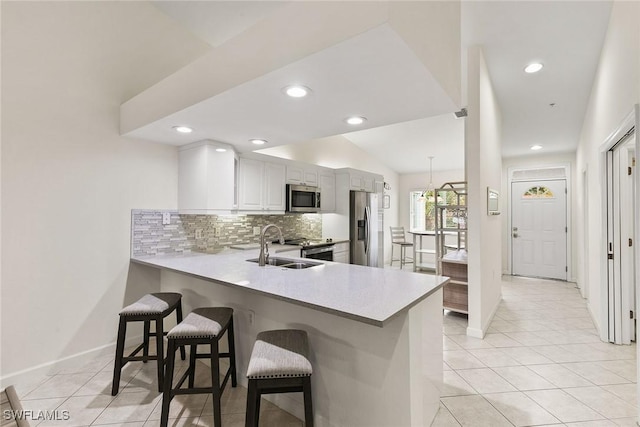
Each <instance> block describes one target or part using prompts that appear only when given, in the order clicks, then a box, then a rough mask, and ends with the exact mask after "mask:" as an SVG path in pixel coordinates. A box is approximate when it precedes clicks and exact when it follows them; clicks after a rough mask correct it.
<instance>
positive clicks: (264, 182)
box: [238, 158, 286, 214]
mask: <svg viewBox="0 0 640 427" xmlns="http://www.w3.org/2000/svg"><path fill="white" fill-rule="evenodd" d="M285 169H286V168H285V166H284V165H283V164H276V163H269V162H263V161H261V160H254V159H245V158H241V159H240V170H239V179H238V181H239V199H240V200H239V204H238V209H239V210H241V211H251V212H252V213H261V214H267V213H269V214H277V213H284V210H285V175H286V173H285Z"/></svg>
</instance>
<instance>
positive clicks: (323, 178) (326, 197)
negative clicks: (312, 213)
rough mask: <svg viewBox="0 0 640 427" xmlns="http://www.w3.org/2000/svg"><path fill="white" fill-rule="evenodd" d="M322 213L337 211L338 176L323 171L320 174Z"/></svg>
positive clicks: (319, 185) (331, 172)
mask: <svg viewBox="0 0 640 427" xmlns="http://www.w3.org/2000/svg"><path fill="white" fill-rule="evenodd" d="M318 178H319V183H318V187H319V188H320V212H322V213H329V212H335V211H336V176H335V174H334V173H333V171H325V170H321V171H320V173H319V176H318Z"/></svg>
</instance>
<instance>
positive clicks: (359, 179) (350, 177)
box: [336, 168, 383, 193]
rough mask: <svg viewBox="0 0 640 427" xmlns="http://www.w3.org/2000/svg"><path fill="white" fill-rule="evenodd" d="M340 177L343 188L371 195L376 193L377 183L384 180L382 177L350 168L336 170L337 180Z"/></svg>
mask: <svg viewBox="0 0 640 427" xmlns="http://www.w3.org/2000/svg"><path fill="white" fill-rule="evenodd" d="M338 176H339V177H340V182H341V186H342V187H344V186H346V187H347V188H348V189H349V190H354V191H367V192H369V193H374V192H376V185H375V183H376V181H381V180H382V179H383V178H382V176H380V175H376V174H373V173H370V172H365V171H361V170H357V169H350V168H344V169H338V170H336V179H338Z"/></svg>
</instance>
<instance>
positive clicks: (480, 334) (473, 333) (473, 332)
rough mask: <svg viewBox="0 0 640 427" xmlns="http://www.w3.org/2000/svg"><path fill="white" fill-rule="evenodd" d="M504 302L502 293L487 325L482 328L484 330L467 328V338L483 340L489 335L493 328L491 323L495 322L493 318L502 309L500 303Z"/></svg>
mask: <svg viewBox="0 0 640 427" xmlns="http://www.w3.org/2000/svg"><path fill="white" fill-rule="evenodd" d="M501 302H502V293H501V294H500V298H498V302H497V303H496V305H495V306H494V307H493V310H491V314H490V315H489V317H488V319H487V323H486V324H484V325H483V326H482V329H478V328H471V327H467V336H470V337H474V338H480V339H483V338H484V336H485V335H486V334H487V330H488V329H489V327H490V326H491V322H493V318H494V317H495V316H496V312H497V311H498V308H499V307H500V303H501Z"/></svg>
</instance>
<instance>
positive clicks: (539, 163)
mask: <svg viewBox="0 0 640 427" xmlns="http://www.w3.org/2000/svg"><path fill="white" fill-rule="evenodd" d="M559 165H560V166H561V165H569V169H570V175H569V177H568V180H567V181H568V185H569V188H568V190H569V191H568V193H569V196H570V199H567V209H568V210H569V212H570V214H571V216H570V218H569V227H570V230H571V232H570V237H571V241H570V242H568V245H569V251H568V253H569V254H570V255H571V260H569V259H568V260H567V261H568V262H571V264H569V265H570V266H571V275H572V276H571V277H569V278H568V279H569V280H571V281H575V280H576V279H577V276H576V271H577V270H576V268H577V258H576V256H575V253H576V251H577V249H578V248H577V243H576V242H577V234H578V233H582V230H581V229H577V228H576V225H577V220H576V212H577V210H576V198H578V197H580V194H577V193H576V178H577V176H576V153H575V152H568V153H551V154H534V155H527V156H522V157H507V158H503V159H502V189H501V190H500V196H501V197H500V205H501V206H500V210H501V212H502V214H501V215H500V219H501V221H502V269H503V273H504V274H511V268H510V267H511V262H510V260H511V251H510V246H509V241H510V239H511V230H510V229H509V217H510V215H511V212H510V210H509V209H510V201H511V188H509V169H512V168H516V169H517V168H523V169H533V168H547V167H553V166H559Z"/></svg>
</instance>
